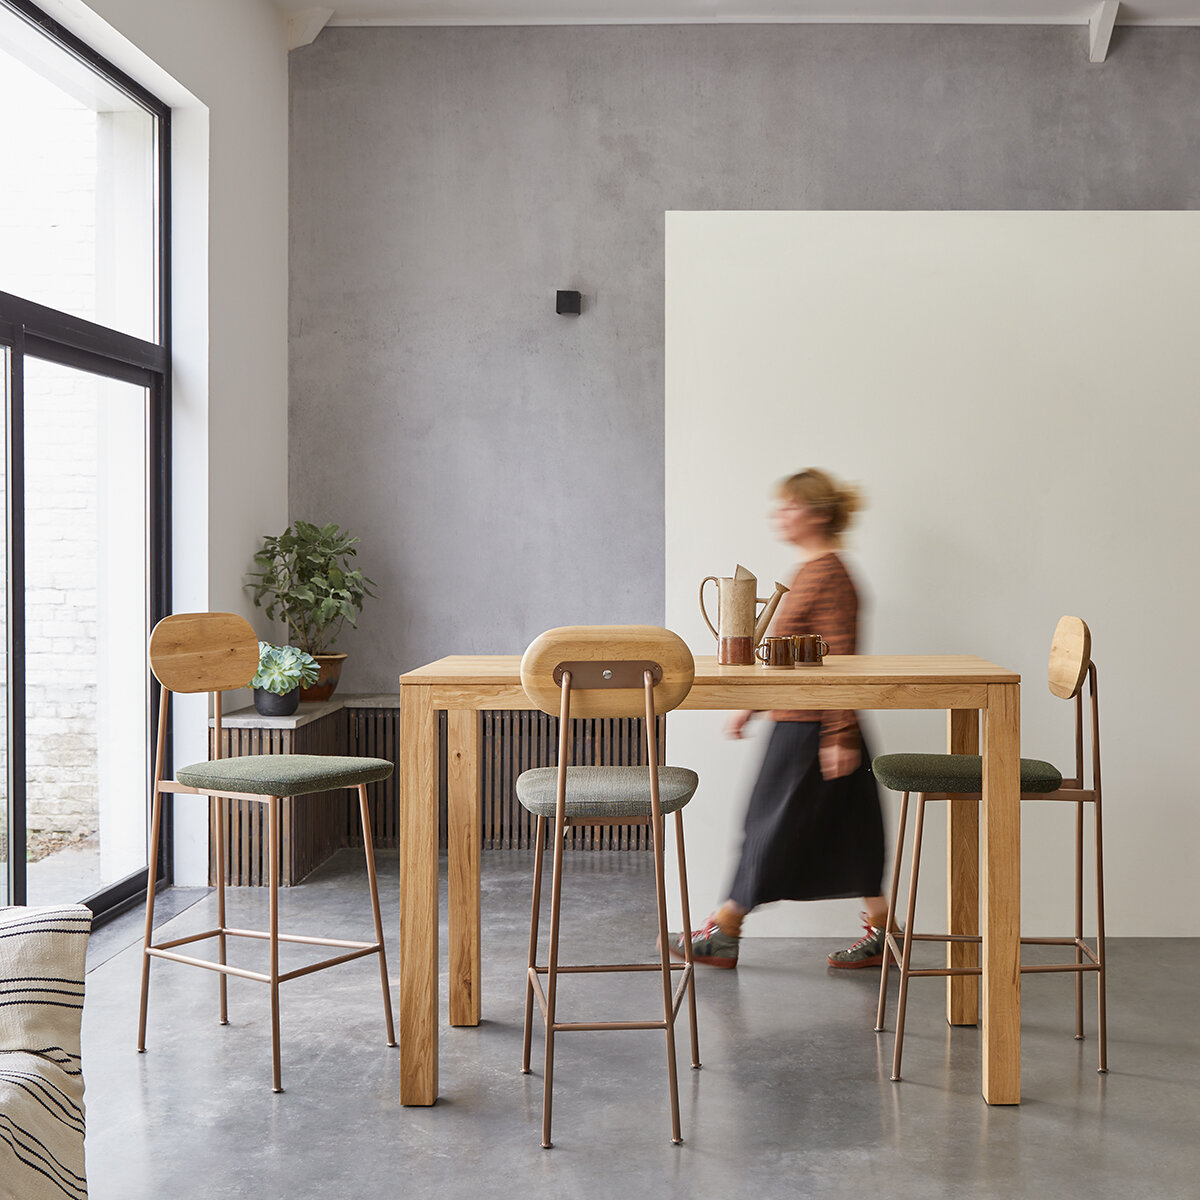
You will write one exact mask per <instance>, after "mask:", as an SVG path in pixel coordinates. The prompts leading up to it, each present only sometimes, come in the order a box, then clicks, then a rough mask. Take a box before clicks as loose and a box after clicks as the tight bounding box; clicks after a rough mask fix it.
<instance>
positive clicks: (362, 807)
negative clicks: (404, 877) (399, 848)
mask: <svg viewBox="0 0 1200 1200" xmlns="http://www.w3.org/2000/svg"><path fill="white" fill-rule="evenodd" d="M358 811H359V815H360V817H361V819H362V832H363V849H364V850H365V851H366V857H367V885H368V887H369V888H370V889H371V912H372V914H373V915H374V917H375V940H376V941H377V942H378V943H379V982H380V983H381V984H382V986H383V1015H384V1018H385V1020H386V1022H387V1044H388V1045H389V1046H394V1045H395V1044H396V1028H395V1026H394V1025H393V1024H392V993H391V989H390V988H389V987H388V970H387V954H386V952H385V951H384V948H383V918H382V917H381V916H380V914H379V882H378V880H377V878H376V876H375V844H374V838H373V837H372V835H371V809H370V806H369V805H368V804H367V786H366V784H363V783H360V784H359V785H358Z"/></svg>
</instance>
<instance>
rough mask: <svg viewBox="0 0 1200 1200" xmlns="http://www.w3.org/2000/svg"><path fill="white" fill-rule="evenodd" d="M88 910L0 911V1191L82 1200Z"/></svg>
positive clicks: (25, 1199) (33, 1199) (35, 1199)
mask: <svg viewBox="0 0 1200 1200" xmlns="http://www.w3.org/2000/svg"><path fill="white" fill-rule="evenodd" d="M91 924H92V914H91V912H90V911H89V910H88V909H87V908H84V907H83V905H76V904H71V905H62V906H59V907H52V908H0V1198H3V1200H8V1198H13V1200H16V1198H18V1197H19V1198H20V1200H64V1198H67V1200H82V1198H83V1197H85V1196H86V1195H87V1181H86V1179H85V1178H84V1163H83V1140H84V1109H83V1068H82V1063H81V1059H80V1051H79V1024H80V1020H81V1018H82V1016H83V973H84V964H85V959H86V956H87V940H88V933H89V932H90V930H91Z"/></svg>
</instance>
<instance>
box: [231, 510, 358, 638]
mask: <svg viewBox="0 0 1200 1200" xmlns="http://www.w3.org/2000/svg"><path fill="white" fill-rule="evenodd" d="M357 544H358V538H356V537H351V536H350V535H349V534H348V533H346V532H345V531H344V530H342V529H339V528H338V527H337V526H336V525H332V524H330V525H313V524H311V523H310V522H308V521H293V522H292V524H291V525H289V526H288V527H287V529H285V530H284V531H283V533H281V534H279V536H278V537H264V538H263V546H262V549H261V550H259V551H258V553H257V554H255V556H254V563H255V565H256V566H257V567H258V570H257V571H251V572H250V573H249V575H248V580H249V582H248V583H247V585H246V586H247V587H249V588H251V589H252V590H253V593H254V603H255V604H256V605H257V606H258V607H259V608H262V609H265V610H266V614H267V616H268V617H270V619H271V620H272V621H274V620H276V619H277V618H281V619H282V620H283V621H284V622H285V623H286V624H287V627H288V633H289V636H290V637H291V640H292V641H294V642H295V643H296V644H297V645H298V646H299V647H300V648H301V649H302V650H304V651H306V652H307V653H309V654H324V653H326V652H327V651H328V649H329V647H330V646H332V645H333V643H334V642H335V641H336V640H337V636H338V634H339V633H340V632H341V629H342V625H343V623H344V622H346V621H349V622H350V624H351V625H355V624H357V619H358V614H359V613H360V612H362V606H363V601H364V600H365V599H366V598H367V597H368V596H374V595H375V593H374V592H373V591H372V590H371V589H372V587H374V585H375V581H374V580H373V579H368V578H367V577H366V576H365V575H364V574H363V573H362V571H360V570H358V569H357V568H355V567H352V566H351V565H350V563H351V560H352V559H353V558H354V557H355V555H356V554H357V553H358V551H357V550H356V549H355V547H356V546H357Z"/></svg>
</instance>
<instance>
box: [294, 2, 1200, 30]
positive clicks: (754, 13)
mask: <svg viewBox="0 0 1200 1200" xmlns="http://www.w3.org/2000/svg"><path fill="white" fill-rule="evenodd" d="M275 4H276V5H277V7H279V8H280V9H281V10H283V11H284V12H285V13H287V14H289V15H291V14H307V15H309V16H314V17H315V16H318V14H319V17H320V18H323V17H324V16H325V15H326V14H327V13H329V12H330V11H332V13H333V16H332V18H331V19H330V20H329V24H331V25H602V24H621V25H635V24H692V23H721V22H728V23H734V24H736V23H753V22H802V21H813V22H878V23H899V24H927V23H928V24H998V25H1085V24H1087V22H1088V21H1089V19H1091V18H1092V17H1093V16H1095V15H1096V14H1097V12H1098V10H1099V9H1100V8H1101V4H1100V2H1099V0H326V3H325V4H323V5H314V4H312V3H310V0H275ZM1117 24H1119V25H1200V0H1130V2H1129V3H1122V4H1121V6H1120V9H1119V13H1118V16H1117Z"/></svg>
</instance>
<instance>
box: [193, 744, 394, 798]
mask: <svg viewBox="0 0 1200 1200" xmlns="http://www.w3.org/2000/svg"><path fill="white" fill-rule="evenodd" d="M391 773H392V764H391V763H390V762H388V761H387V759H386V758H349V757H346V756H344V755H339V754H247V755H243V756H242V757H241V758H217V759H214V760H213V761H212V762H202V763H192V765H191V766H190V767H183V768H182V769H181V770H178V771H176V772H175V778H176V779H177V780H178V781H179V782H180V783H184V784H187V786H188V787H194V788H199V789H200V791H202V792H213V793H216V794H220V793H221V792H249V793H250V794H251V795H252V796H304V795H307V794H308V793H309V792H328V791H333V790H334V789H335V788H344V787H357V786H358V785H359V784H360V783H375V782H376V781H377V780H380V779H387V778H388V776H390V775H391Z"/></svg>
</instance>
